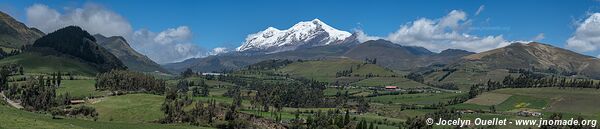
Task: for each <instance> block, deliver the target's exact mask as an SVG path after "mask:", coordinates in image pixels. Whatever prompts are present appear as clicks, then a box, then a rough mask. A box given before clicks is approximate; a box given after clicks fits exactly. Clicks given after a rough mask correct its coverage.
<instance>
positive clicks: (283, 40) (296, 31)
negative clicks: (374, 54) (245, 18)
mask: <svg viewBox="0 0 600 129" xmlns="http://www.w3.org/2000/svg"><path fill="white" fill-rule="evenodd" d="M351 35H352V34H350V33H349V32H346V31H341V30H337V29H335V28H333V27H331V26H329V25H327V24H325V23H323V22H322V21H321V20H319V19H314V20H312V21H303V22H299V23H297V24H295V25H294V26H292V27H291V28H289V29H287V30H279V29H277V28H274V27H269V28H267V29H265V30H263V31H260V32H258V33H255V34H250V35H248V37H247V38H246V42H245V43H244V44H242V46H240V47H238V48H237V49H236V50H237V51H264V52H270V53H274V52H282V51H289V50H294V49H297V48H299V47H311V46H323V45H329V44H336V43H340V42H341V41H343V40H344V39H346V38H348V37H350V36H351Z"/></svg>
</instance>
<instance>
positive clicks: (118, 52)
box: [94, 34, 168, 73]
mask: <svg viewBox="0 0 600 129" xmlns="http://www.w3.org/2000/svg"><path fill="white" fill-rule="evenodd" d="M94 38H96V42H97V43H98V44H99V45H100V46H102V47H104V48H106V50H108V51H109V52H110V53H112V54H113V55H115V56H117V58H119V60H121V62H123V64H125V66H127V67H128V68H129V69H130V70H134V71H140V72H155V71H158V72H163V73H168V72H167V70H165V69H163V68H162V67H161V66H160V65H159V64H157V63H156V62H154V61H152V60H151V59H150V58H148V57H147V56H145V55H142V54H140V53H139V52H137V51H135V50H134V49H133V48H131V46H130V45H129V43H127V40H125V38H123V37H121V36H112V37H105V36H103V35H100V34H95V35H94Z"/></svg>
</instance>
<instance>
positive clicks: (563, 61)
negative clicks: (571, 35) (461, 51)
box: [456, 42, 600, 79]
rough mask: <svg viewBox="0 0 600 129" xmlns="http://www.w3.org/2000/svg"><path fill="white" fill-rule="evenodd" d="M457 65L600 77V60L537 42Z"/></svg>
mask: <svg viewBox="0 0 600 129" xmlns="http://www.w3.org/2000/svg"><path fill="white" fill-rule="evenodd" d="M463 59H464V61H462V62H461V63H458V64H456V66H459V67H460V66H466V65H479V66H480V67H481V68H482V69H487V70H490V69H492V70H493V69H530V70H534V71H540V72H547V73H555V74H562V75H566V76H570V75H583V76H586V77H589V78H594V79H599V78H600V59H598V58H595V57H591V56H586V55H582V54H579V53H576V52H573V51H570V50H566V49H562V48H558V47H554V46H551V45H548V44H542V43H537V42H531V43H527V44H524V43H513V44H511V45H509V46H506V47H503V48H498V49H494V50H490V51H486V52H481V53H478V54H473V55H469V56H465V57H463Z"/></svg>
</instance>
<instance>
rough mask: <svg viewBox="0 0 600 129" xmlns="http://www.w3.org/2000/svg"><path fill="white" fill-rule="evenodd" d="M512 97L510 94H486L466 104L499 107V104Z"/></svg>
mask: <svg viewBox="0 0 600 129" xmlns="http://www.w3.org/2000/svg"><path fill="white" fill-rule="evenodd" d="M511 96H512V95H510V94H500V93H490V92H486V93H483V94H481V95H478V96H477V97H476V98H473V99H470V100H468V101H467V102H465V103H470V104H477V105H485V106H492V105H498V104H500V103H502V102H504V101H505V100H507V99H508V98H509V97H511Z"/></svg>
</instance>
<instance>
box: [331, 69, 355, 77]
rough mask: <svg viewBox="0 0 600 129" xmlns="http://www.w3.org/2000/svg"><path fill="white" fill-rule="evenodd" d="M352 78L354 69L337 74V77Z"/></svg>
mask: <svg viewBox="0 0 600 129" xmlns="http://www.w3.org/2000/svg"><path fill="white" fill-rule="evenodd" d="M351 76H352V67H350V69H348V70H342V71H338V72H335V77H336V78H337V77H351Z"/></svg>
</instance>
